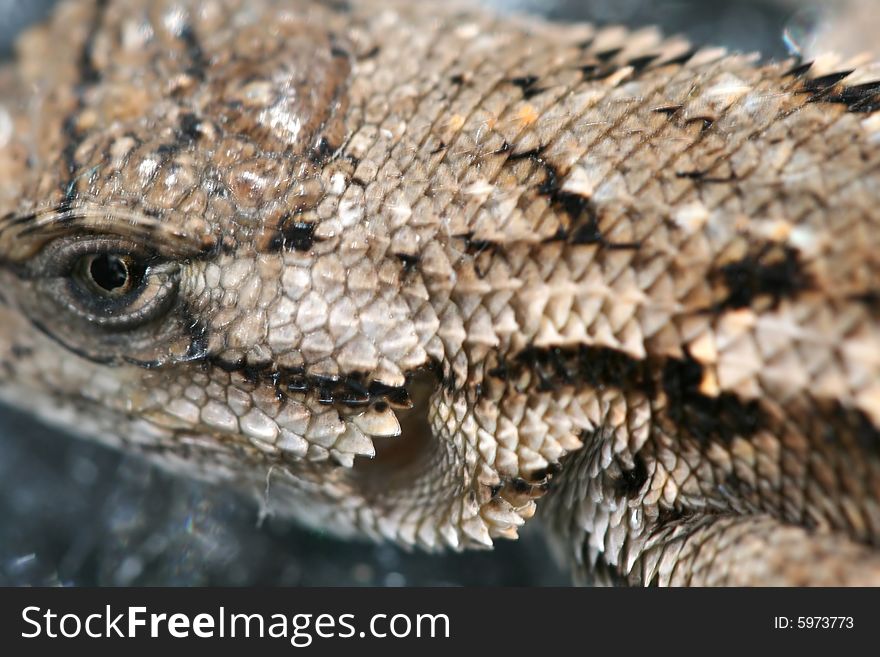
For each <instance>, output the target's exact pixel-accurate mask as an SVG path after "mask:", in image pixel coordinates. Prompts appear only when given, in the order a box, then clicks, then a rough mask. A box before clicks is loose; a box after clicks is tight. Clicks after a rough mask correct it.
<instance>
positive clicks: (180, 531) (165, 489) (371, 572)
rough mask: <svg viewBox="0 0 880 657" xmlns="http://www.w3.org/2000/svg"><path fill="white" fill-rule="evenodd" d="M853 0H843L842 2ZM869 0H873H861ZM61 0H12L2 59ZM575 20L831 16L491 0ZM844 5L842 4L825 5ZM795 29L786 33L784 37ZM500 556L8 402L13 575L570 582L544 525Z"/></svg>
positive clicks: (776, 34) (803, 23)
mask: <svg viewBox="0 0 880 657" xmlns="http://www.w3.org/2000/svg"><path fill="white" fill-rule="evenodd" d="M841 1H842V0H841ZM857 1H861V0H857ZM865 1H866V2H867V1H876V0H865ZM53 4H54V2H52V0H0V57H3V58H6V57H8V56H9V54H10V52H11V45H12V42H13V41H14V38H15V35H16V34H17V33H18V32H20V31H21V30H22V29H23V28H24V27H26V26H27V25H28V24H30V23H32V22H34V21H37V20H40V18H41V17H43V16H45V15H46V14H47V12H48V11H50V9H51V6H52V5H53ZM484 4H489V5H493V6H495V7H498V8H500V9H501V10H503V11H516V12H531V13H537V14H542V15H545V16H548V17H550V18H553V19H556V20H561V21H573V20H589V21H592V22H596V23H603V24H604V23H624V24H627V25H631V26H641V25H648V24H658V25H660V26H661V27H663V28H664V29H665V30H666V31H667V32H668V33H681V34H685V35H687V36H688V37H690V39H691V40H692V41H694V42H696V43H704V44H705V43H708V44H713V45H725V46H728V47H730V48H732V49H737V50H748V51H753V50H758V51H761V52H763V53H764V54H765V55H766V56H767V57H768V58H781V57H785V56H786V54H787V52H788V51H787V46H786V39H787V41H788V44H789V45H788V47H789V48H790V47H791V44H792V42H794V43H796V44H808V43H809V41H810V40H811V38H812V35H813V34H815V33H816V31H817V29H818V28H821V27H822V26H823V25H825V24H827V23H828V20H829V19H828V18H827V17H826V16H825V15H824V14H823V13H822V11H821V10H817V9H816V7H815V6H814V5H813V4H811V3H810V2H804V1H802V0H800V1H799V0H716V1H715V2H706V1H705V0H612V1H608V0H485V2H484ZM818 4H819V5H820V9H829V8H830V9H832V10H833V9H835V8H836V7H837V6H838V5H839V4H840V2H835V1H834V0H829V1H828V2H824V3H823V2H818ZM784 37H786V39H784ZM530 529H531V531H527V532H526V534H525V536H524V537H523V539H522V540H520V541H518V542H516V543H511V542H505V541H501V542H499V544H498V546H497V547H496V549H495V551H494V552H492V553H468V554H462V555H448V556H440V557H436V556H429V555H423V554H408V553H405V552H403V551H401V550H398V549H396V548H394V547H391V546H373V545H363V544H351V543H341V542H338V541H334V540H333V539H332V538H330V537H327V536H323V535H321V534H319V533H316V532H311V531H304V530H302V529H298V528H294V527H290V526H289V525H287V524H284V523H280V522H277V521H272V520H268V521H266V522H265V523H262V524H260V523H258V517H257V509H256V507H255V506H254V505H253V504H252V503H251V502H250V501H249V500H245V499H242V498H240V497H238V496H236V495H234V494H231V493H229V492H227V491H223V490H218V489H216V488H212V487H209V486H204V485H201V484H197V483H193V482H189V481H185V480H181V479H177V478H174V477H171V476H168V475H166V474H164V473H161V472H159V471H157V470H155V469H154V468H152V467H150V466H148V465H146V464H144V463H142V462H140V461H138V460H136V459H133V458H128V457H126V456H124V455H122V454H118V453H116V452H112V451H109V450H107V449H104V448H102V447H98V446H96V445H92V444H90V443H85V442H82V441H79V440H76V439H73V438H70V437H68V436H64V435H60V434H59V433H58V432H57V431H55V430H52V429H48V428H46V427H44V426H42V425H40V424H37V423H36V422H35V421H34V420H31V419H30V418H27V417H24V416H22V415H20V414H18V413H16V412H15V411H14V410H11V409H7V408H3V407H2V406H0V585H79V586H89V585H91V586H95V585H134V586H140V585H231V586H236V585H264V586H265V585H312V586H333V585H378V586H403V585H414V586H434V585H484V586H486V585H488V586H497V585H511V586H535V585H537V586H540V585H560V584H566V583H568V578H567V576H566V575H565V573H564V572H562V571H561V570H560V569H559V568H558V567H557V566H556V565H555V564H554V562H553V560H552V558H551V556H550V555H549V553H548V551H547V550H546V548H545V546H544V544H543V542H542V540H541V538H540V535H539V534H540V527H530Z"/></svg>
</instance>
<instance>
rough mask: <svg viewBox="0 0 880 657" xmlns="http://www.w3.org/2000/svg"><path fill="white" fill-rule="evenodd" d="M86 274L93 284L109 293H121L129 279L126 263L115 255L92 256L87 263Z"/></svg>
mask: <svg viewBox="0 0 880 657" xmlns="http://www.w3.org/2000/svg"><path fill="white" fill-rule="evenodd" d="M88 272H89V277H90V278H91V279H92V281H93V282H94V284H95V285H96V286H98V288H99V289H100V290H102V291H105V292H109V293H114V292H117V293H118V292H120V291H122V290H123V289H124V288H126V287H127V286H128V283H129V279H130V278H131V274H130V272H129V269H128V263H127V262H126V261H125V260H124V259H123V258H121V257H120V256H117V255H109V254H103V255H99V256H94V257H93V258H92V260H91V262H90V263H89V269H88Z"/></svg>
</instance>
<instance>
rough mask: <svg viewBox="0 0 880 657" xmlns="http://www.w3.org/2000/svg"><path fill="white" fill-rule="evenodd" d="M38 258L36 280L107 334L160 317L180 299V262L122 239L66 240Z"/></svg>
mask: <svg viewBox="0 0 880 657" xmlns="http://www.w3.org/2000/svg"><path fill="white" fill-rule="evenodd" d="M39 259H40V261H41V262H40V263H37V267H36V269H37V270H38V271H39V272H40V274H39V275H38V278H39V279H40V280H41V285H42V287H43V289H44V291H45V292H46V293H48V295H49V296H50V297H51V298H53V299H54V301H55V303H56V304H57V305H59V306H61V307H62V308H63V309H64V310H66V311H68V312H70V313H71V314H73V315H75V316H77V317H79V318H80V319H84V320H86V321H87V322H88V323H89V324H91V325H92V326H98V327H101V328H103V329H105V330H108V331H123V330H130V329H132V328H136V327H139V326H142V325H144V324H147V323H149V322H151V321H153V320H156V319H158V318H160V317H161V316H163V315H164V314H165V312H166V311H167V310H168V309H169V307H170V305H171V304H172V303H173V301H174V299H175V298H176V295H177V285H178V281H177V279H178V267H177V265H176V264H174V263H171V262H168V261H165V260H163V259H161V258H159V257H158V256H156V255H155V254H153V253H150V252H148V251H145V250H144V249H143V247H141V246H139V245H137V244H134V243H131V242H128V241H125V240H120V239H118V238H113V237H104V236H97V237H85V238H82V237H80V238H76V239H72V240H62V241H60V242H59V243H55V244H52V245H50V246H49V247H48V248H47V249H45V250H44V251H43V253H42V254H41V256H40V258H39Z"/></svg>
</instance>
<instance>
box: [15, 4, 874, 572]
mask: <svg viewBox="0 0 880 657" xmlns="http://www.w3.org/2000/svg"><path fill="white" fill-rule="evenodd" d="M875 75H876V72H874V73H872V68H871V67H870V66H862V67H861V68H859V69H858V70H855V71H852V72H850V69H849V68H848V67H846V65H845V64H844V63H843V62H838V61H835V60H834V59H831V58H825V59H820V60H819V61H817V62H815V63H813V65H812V66H807V65H798V63H796V62H786V63H781V64H769V65H759V64H758V63H756V59H755V58H754V57H747V56H742V55H726V54H724V53H723V52H721V51H715V50H707V49H704V50H700V51H696V52H695V51H693V50H690V48H689V47H688V45H687V44H684V43H681V42H678V41H675V40H672V41H664V40H662V39H661V38H660V37H658V36H657V35H656V34H655V32H653V31H651V30H646V31H641V32H626V31H624V30H618V29H606V30H601V31H597V30H596V29H594V28H592V27H590V26H585V25H581V26H559V25H551V24H546V23H543V22H540V21H537V20H528V21H526V20H524V19H522V20H520V19H510V18H499V17H496V16H492V15H489V14H487V13H482V12H480V11H474V10H468V9H458V8H456V7H445V8H441V7H439V6H437V5H432V4H427V5H424V4H422V3H404V2H387V1H386V2H379V1H378V0H375V1H374V0H364V1H362V2H352V3H351V4H350V5H349V4H347V3H334V2H328V3H318V2H306V1H296V0H289V1H287V2H280V1H279V2H272V1H270V0H257V1H254V0H252V1H250V2H243V1H242V2H236V1H235V0H217V1H208V0H200V1H197V0H191V1H183V2H146V1H145V0H144V1H140V0H132V1H128V2H122V1H119V2H114V1H112V0H111V1H109V2H98V3H96V2H70V3H65V4H63V5H62V6H61V7H59V9H58V10H57V11H56V13H55V15H54V18H53V19H52V21H51V22H50V23H49V24H48V25H47V26H44V27H41V28H38V29H36V30H33V31H31V32H30V33H28V34H27V35H26V36H25V37H24V38H23V39H22V41H21V43H20V46H19V54H18V58H17V61H16V62H15V64H14V66H12V67H11V68H9V69H7V70H5V71H4V72H3V74H2V84H3V87H2V88H3V94H2V99H3V102H4V105H3V113H2V114H0V127H2V128H3V129H2V130H0V136H2V139H3V146H2V149H0V172H2V174H3V176H2V179H3V184H2V186H0V215H2V216H3V218H2V219H0V263H2V266H0V364H2V367H3V368H4V370H5V372H6V375H5V376H4V379H3V381H2V383H0V397H2V398H3V399H5V400H6V401H8V402H10V403H13V404H16V405H19V406H21V407H24V408H27V409H30V410H31V411H33V412H34V413H36V414H37V415H39V416H40V417H42V418H43V419H45V420H47V421H49V422H53V423H56V424H60V425H63V426H65V427H66V428H68V429H73V430H75V431H78V432H79V433H81V434H83V435H86V436H90V437H94V438H96V439H99V440H103V441H105V442H109V443H111V444H114V445H116V446H118V447H119V448H121V449H124V450H127V451H131V452H137V453H141V454H143V455H145V456H146V457H148V458H150V459H152V460H154V461H156V462H158V463H160V464H162V465H163V466H165V467H168V468H172V469H175V470H179V471H181V472H183V473H185V474H186V475H188V476H195V477H200V478H204V479H209V480H212V481H216V482H220V483H221V484H223V485H227V486H235V487H239V488H242V489H244V490H249V491H252V492H254V493H255V494H256V495H258V496H259V497H260V498H261V499H262V500H263V503H264V504H265V505H266V508H267V510H268V511H270V512H272V513H275V514H278V515H282V516H287V517H292V518H296V519H298V520H300V521H302V522H305V523H309V524H311V525H314V526H318V527H321V528H323V529H327V530H330V531H333V532H335V533H337V534H339V535H341V536H358V537H369V538H372V539H377V540H379V539H388V540H393V541H396V542H398V543H401V544H404V545H417V546H420V547H422V548H425V549H428V550H439V549H443V548H452V549H464V548H469V547H480V546H482V547H486V546H491V545H492V542H493V540H494V539H496V538H513V537H515V536H516V534H517V530H518V528H519V527H520V526H521V525H522V524H523V523H524V522H525V521H526V520H528V519H529V518H530V517H532V516H533V515H534V513H535V511H536V508H540V510H541V514H542V515H543V516H545V521H546V525H545V527H546V529H547V533H548V535H550V536H551V537H552V538H553V539H554V540H555V541H556V542H557V544H558V545H560V546H561V547H562V551H563V553H565V554H566V555H568V556H569V557H570V558H571V559H572V561H573V563H574V564H575V565H576V571H577V573H578V574H579V576H580V577H582V578H584V579H586V580H588V581H600V582H608V581H611V582H629V583H644V584H648V583H659V584H827V583H834V584H878V583H880V554H878V553H877V551H876V549H875V546H876V545H877V544H878V543H880V433H878V424H880V325H878V321H877V316H878V290H877V283H876V281H877V280H878V274H880V255H878V253H880V231H878V228H880V227H878V225H877V224H878V223H880V210H878V201H880V148H878V144H880V111H878V110H880V98H878V96H877V91H878V86H877V85H874V84H872V83H873V82H874V81H875V80H876V77H874V76H875ZM371 457H372V458H371ZM545 496H546V499H541V498H544V497H545Z"/></svg>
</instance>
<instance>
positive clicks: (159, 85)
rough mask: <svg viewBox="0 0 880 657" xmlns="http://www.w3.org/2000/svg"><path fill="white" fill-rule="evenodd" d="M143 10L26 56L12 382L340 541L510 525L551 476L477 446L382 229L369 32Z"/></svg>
mask: <svg viewBox="0 0 880 657" xmlns="http://www.w3.org/2000/svg"><path fill="white" fill-rule="evenodd" d="M136 4H137V7H133V6H131V3H128V4H127V5H126V8H125V9H124V10H123V9H122V8H120V7H119V6H117V5H116V4H115V3H109V4H107V5H106V6H105V5H99V6H97V7H96V6H94V5H91V4H86V3H80V4H70V5H65V7H64V8H63V9H62V10H61V13H59V14H57V15H56V18H55V21H54V22H53V23H52V24H51V25H49V26H48V27H45V28H40V29H38V30H37V31H34V32H32V33H30V34H29V35H28V36H27V37H25V39H24V40H23V41H22V43H21V45H20V50H21V54H20V60H21V64H20V68H19V72H18V76H19V77H18V79H16V80H13V81H9V82H8V87H7V92H6V93H5V94H4V103H5V106H4V109H3V114H2V117H0V118H2V119H3V120H4V121H6V122H7V123H8V124H10V125H14V126H15V127H14V129H10V130H9V131H7V134H6V136H5V144H4V146H3V148H2V156H0V167H2V168H3V170H4V171H5V172H6V173H7V174H8V175H7V176H6V178H7V180H8V183H7V184H6V185H5V186H4V189H3V191H2V202H3V205H4V206H5V207H4V217H3V219H2V220H0V279H2V287H0V363H2V365H3V367H4V368H5V370H6V373H5V375H4V380H3V382H2V385H0V391H2V392H0V394H2V396H3V397H4V398H5V399H7V400H11V401H12V402H13V403H15V404H17V405H21V406H24V407H27V408H30V409H32V410H33V411H34V412H36V413H37V414H39V415H41V416H42V417H43V418H44V419H46V420H48V421H50V422H53V423H56V424H60V425H62V426H64V427H65V428H67V429H68V430H73V431H75V432H78V433H80V434H84V435H86V436H89V437H92V438H98V439H101V440H104V441H106V442H109V443H111V444H113V445H116V446H119V447H121V448H123V449H126V450H130V451H137V452H141V453H145V454H146V455H148V456H149V457H151V458H154V459H155V460H157V461H159V462H161V463H162V464H163V465H165V466H167V467H171V468H176V469H179V470H181V471H183V472H185V473H186V474H189V475H196V476H199V477H203V478H206V479H210V480H216V481H219V482H223V483H229V482H232V483H233V484H235V485H240V486H243V487H246V488H250V489H252V490H254V491H259V494H260V495H261V496H263V497H264V501H265V503H266V504H267V505H268V507H269V509H270V510H271V511H274V512H278V513H280V514H282V515H285V516H295V517H297V518H299V519H301V520H304V521H306V522H309V523H311V524H313V525H315V526H319V527H321V528H322V529H329V530H333V531H336V532H338V533H340V534H343V535H351V534H359V535H367V536H370V537H374V538H380V537H390V538H392V539H394V540H398V541H402V542H405V543H409V544H416V543H418V544H420V545H422V546H424V547H427V548H437V547H440V546H443V545H446V546H452V547H456V548H457V547H462V546H466V545H474V544H481V545H490V544H491V540H492V538H493V537H495V536H515V534H516V529H517V527H518V526H519V525H521V524H522V522H523V520H524V518H526V517H528V516H530V515H531V514H532V512H533V510H534V503H533V502H532V497H534V496H536V495H537V494H539V492H538V488H540V486H539V487H538V488H535V487H533V486H532V485H531V484H527V483H526V482H525V481H524V480H523V479H521V478H519V477H518V476H517V475H518V472H517V471H516V468H514V469H513V470H512V471H511V472H509V473H508V474H507V475H506V476H504V477H502V476H501V475H499V473H498V472H497V471H495V470H493V469H492V468H491V467H489V466H488V465H487V464H486V462H485V459H484V458H483V457H482V456H481V455H480V453H479V450H478V448H477V446H476V443H475V440H476V435H477V427H476V426H470V425H467V421H468V420H467V417H466V415H467V411H468V409H467V404H466V402H464V401H463V398H462V397H461V394H460V391H459V392H458V393H456V392H454V390H453V388H454V384H453V383H451V382H450V380H449V377H450V375H451V373H452V367H451V365H450V362H451V359H450V354H449V352H448V349H449V345H450V344H451V343H450V342H449V341H448V340H446V341H444V339H441V336H440V335H439V333H440V332H441V331H440V324H441V320H440V317H439V311H438V310H437V308H436V307H435V306H433V305H432V304H431V303H429V299H428V297H429V295H428V292H427V289H426V281H425V280H424V278H423V277H422V276H421V275H416V274H414V273H413V272H412V271H410V268H409V266H408V265H409V263H410V261H411V259H412V258H415V257H417V251H418V249H420V248H422V246H424V245H422V246H417V243H418V241H419V240H418V238H415V237H413V235H412V234H411V231H409V229H408V228H407V226H406V222H405V221H404V219H405V217H403V216H402V215H399V216H398V219H399V222H398V223H397V224H396V225H394V224H393V223H389V222H386V221H384V220H381V221H380V220H379V219H378V218H376V219H373V217H372V215H371V212H374V210H375V208H372V206H371V203H372V202H371V200H370V198H369V197H368V195H367V194H366V193H365V189H364V186H363V185H360V184H358V183H357V182H356V181H357V175H358V167H359V166H360V164H361V163H360V162H358V160H357V158H356V157H354V156H344V155H343V154H341V153H340V151H341V147H342V144H343V141H344V140H348V141H349V143H351V141H352V139H355V140H356V139H357V136H355V137H353V136H352V134H351V132H352V129H351V127H350V126H351V121H352V119H351V116H352V111H353V110H351V106H352V105H353V103H352V99H353V98H355V97H356V94H357V90H356V89H352V88H351V87H352V66H353V65H354V63H355V60H356V56H355V54H354V50H355V49H356V48H357V44H353V43H350V42H347V41H345V40H344V39H342V38H338V37H335V36H332V35H331V34H330V33H329V32H328V31H327V30H326V29H323V30H322V29H316V28H315V27H314V25H313V24H312V23H311V22H310V21H309V20H308V19H307V18H304V17H303V16H302V15H299V14H294V13H293V12H285V11H279V12H278V13H277V14H274V15H273V17H272V20H273V21H274V22H273V25H274V28H273V30H272V31H271V34H269V35H267V34H266V30H265V27H264V26H263V25H262V24H261V23H260V20H261V19H260V18H259V17H256V16H253V15H251V14H249V13H248V12H244V11H243V10H242V13H241V16H239V18H240V20H238V21H237V22H236V21H232V20H227V19H228V17H227V18H226V19H223V21H221V23H222V24H218V25H213V26H211V25H208V23H211V21H215V22H216V21H217V20H219V19H218V18H217V17H216V16H212V15H207V14H206V13H205V12H202V13H201V14H197V13H196V12H189V11H187V10H186V9H185V8H184V9H181V8H180V6H178V5H173V6H172V5H169V7H167V8H166V7H164V6H162V7H159V6H157V5H156V4H155V3H136ZM159 4H160V5H161V4H163V3H159ZM313 10H314V11H317V12H318V13H320V14H321V17H322V21H324V22H323V23H322V24H326V23H327V22H332V20H333V19H332V17H329V16H325V15H324V13H323V11H324V10H321V9H314V8H313ZM208 14H210V12H208ZM68 24H75V25H88V26H91V27H90V28H89V30H87V31H85V32H83V33H82V34H79V35H78V37H77V38H76V39H68V40H65V39H59V34H60V33H61V32H63V30H65V29H66V27H65V26H66V25H68ZM233 24H234V27H232V26H233ZM208 34H211V37H210V39H208V38H207V35H208ZM57 43H61V44H62V45H61V46H60V47H61V48H62V49H64V48H70V50H71V52H70V53H68V55H69V56H65V54H64V53H61V54H60V55H59V54H58V53H56V54H55V56H53V57H52V58H51V62H50V61H48V60H47V58H46V57H45V53H46V52H49V51H51V49H52V48H53V47H55V46H53V45H52V44H57ZM77 53H79V54H77ZM7 74H8V72H7ZM24 88H31V89H35V90H36V92H35V94H34V96H33V97H34V98H36V100H35V101H33V102H32V103H31V104H30V105H28V104H26V103H24V102H23V100H22V97H23V96H22V95H19V92H16V91H15V89H24ZM392 216H393V215H392ZM434 271H435V272H436V274H435V275H436V280H435V281H434V284H433V285H434V289H442V288H443V286H444V285H447V286H448V284H449V280H450V279H449V274H448V273H446V272H445V271H444V270H443V268H442V267H435V268H434ZM447 298H448V294H447ZM449 330H450V331H453V333H455V326H454V325H453V326H452V328H450V329H449ZM459 344H460V338H459ZM453 355H454V354H453ZM459 355H460V354H459ZM468 436H470V437H471V438H472V439H473V440H470V441H469V440H468V439H467V438H468ZM463 437H464V438H463ZM441 466H442V467H441ZM538 479H540V477H538Z"/></svg>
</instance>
